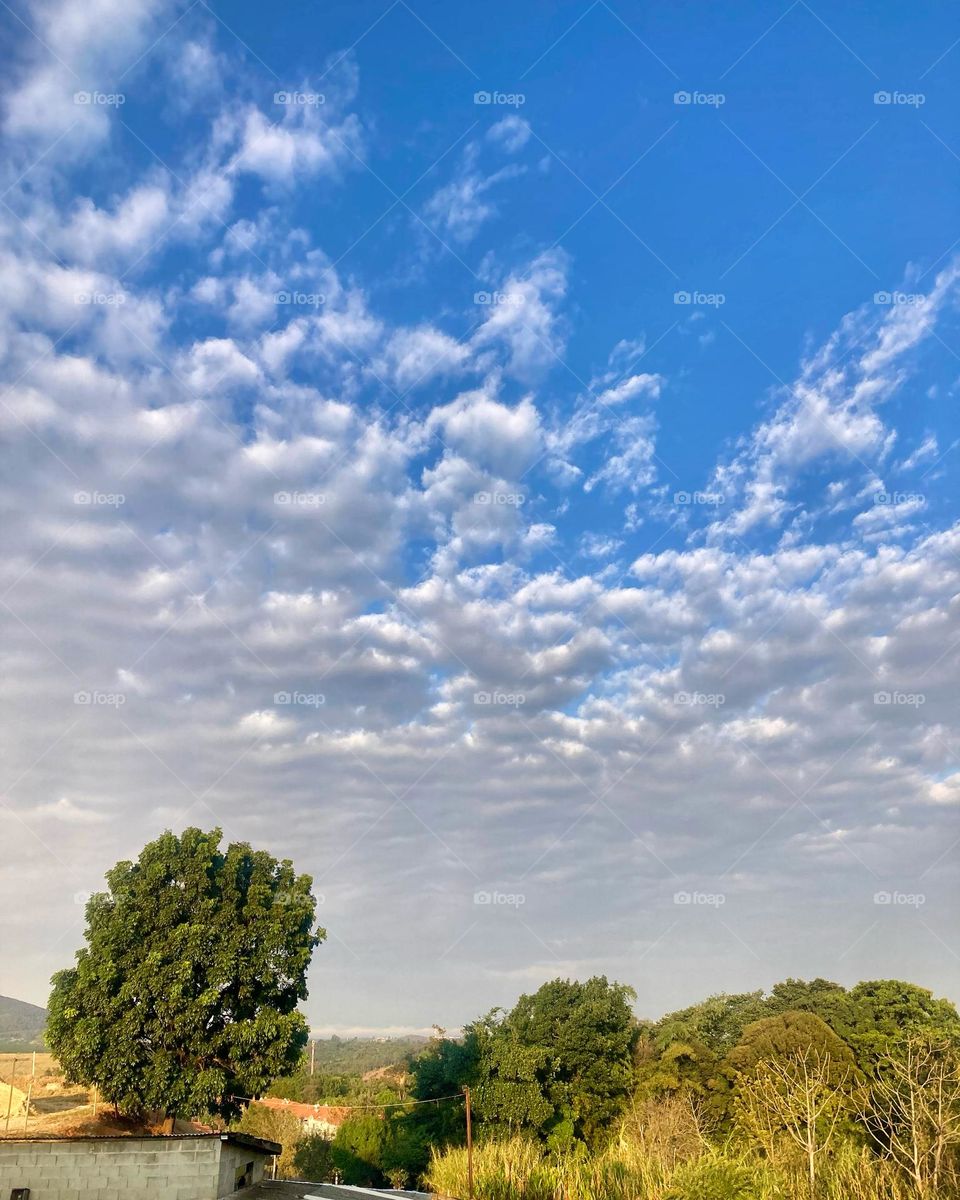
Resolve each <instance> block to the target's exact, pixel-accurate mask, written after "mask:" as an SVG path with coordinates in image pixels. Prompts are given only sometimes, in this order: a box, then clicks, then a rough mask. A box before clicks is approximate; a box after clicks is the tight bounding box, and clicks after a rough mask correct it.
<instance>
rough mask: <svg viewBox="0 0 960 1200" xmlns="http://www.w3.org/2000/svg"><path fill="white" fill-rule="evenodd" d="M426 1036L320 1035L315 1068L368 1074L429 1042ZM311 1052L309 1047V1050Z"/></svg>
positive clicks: (396, 1062)
mask: <svg viewBox="0 0 960 1200" xmlns="http://www.w3.org/2000/svg"><path fill="white" fill-rule="evenodd" d="M427 1041H428V1039H427V1038H425V1037H415V1036H411V1037H396V1038H338V1037H332V1038H318V1039H317V1040H316V1042H315V1045H316V1049H315V1050H314V1063H315V1070H316V1071H317V1072H320V1073H323V1074H325V1075H366V1074H367V1073H368V1072H369V1071H378V1070H380V1069H381V1068H382V1067H396V1066H399V1065H401V1064H403V1063H406V1061H407V1060H408V1059H409V1058H410V1057H411V1056H412V1055H414V1054H419V1053H420V1051H421V1050H422V1049H423V1048H424V1046H425V1045H426V1044H427ZM307 1054H308V1055H309V1050H308V1051H307Z"/></svg>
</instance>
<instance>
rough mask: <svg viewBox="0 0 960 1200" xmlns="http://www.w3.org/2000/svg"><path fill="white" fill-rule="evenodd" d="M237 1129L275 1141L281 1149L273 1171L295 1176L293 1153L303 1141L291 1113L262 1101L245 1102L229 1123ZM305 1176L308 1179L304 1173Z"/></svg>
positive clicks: (309, 1177)
mask: <svg viewBox="0 0 960 1200" xmlns="http://www.w3.org/2000/svg"><path fill="white" fill-rule="evenodd" d="M231 1128H232V1129H236V1130H237V1131H238V1132H239V1133H249V1134H252V1135H253V1136H254V1137H259V1138H266V1139H267V1141H270V1142H279V1143H280V1145H281V1146H282V1147H283V1151H282V1152H281V1154H280V1155H279V1156H278V1157H277V1175H278V1176H279V1178H280V1179H296V1178H297V1177H298V1172H299V1164H298V1160H297V1156H298V1155H299V1151H300V1146H301V1144H302V1141H303V1126H302V1125H301V1124H300V1122H299V1121H298V1120H297V1118H296V1117H295V1116H294V1115H293V1113H289V1112H284V1111H283V1109H281V1108H267V1107H266V1106H265V1105H263V1104H251V1105H248V1107H247V1108H246V1110H245V1111H244V1113H243V1115H242V1116H241V1117H240V1119H239V1120H238V1121H234V1122H233V1123H232V1125H231ZM306 1178H308V1179H312V1178H314V1177H313V1176H310V1175H308V1176H307V1177H306Z"/></svg>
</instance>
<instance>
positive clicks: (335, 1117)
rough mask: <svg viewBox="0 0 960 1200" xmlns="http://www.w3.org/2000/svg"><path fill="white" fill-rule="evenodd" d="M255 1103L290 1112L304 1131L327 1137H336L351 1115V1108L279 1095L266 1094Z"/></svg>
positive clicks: (276, 1110) (277, 1110) (278, 1110)
mask: <svg viewBox="0 0 960 1200" xmlns="http://www.w3.org/2000/svg"><path fill="white" fill-rule="evenodd" d="M255 1103H257V1104H260V1105H262V1106H263V1107H264V1108H272V1109H273V1110H274V1111H275V1112H285V1113H289V1114H290V1115H291V1116H293V1117H296V1118H297V1120H298V1121H299V1122H300V1124H301V1125H302V1127H303V1132H304V1133H319V1134H320V1135H321V1136H322V1137H325V1138H333V1137H335V1136H336V1133H337V1130H338V1129H339V1128H340V1126H341V1125H342V1124H343V1123H344V1121H345V1120H346V1119H347V1117H348V1116H349V1115H350V1109H349V1108H342V1107H339V1106H337V1105H336V1104H301V1103H300V1102H299V1101H297V1100H283V1099H281V1098H280V1097H279V1096H264V1097H263V1098H262V1099H260V1100H257V1101H255Z"/></svg>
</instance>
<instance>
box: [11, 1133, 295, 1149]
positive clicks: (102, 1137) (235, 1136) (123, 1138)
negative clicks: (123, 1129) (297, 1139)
mask: <svg viewBox="0 0 960 1200" xmlns="http://www.w3.org/2000/svg"><path fill="white" fill-rule="evenodd" d="M200 1138H219V1139H220V1141H221V1142H230V1143H232V1144H233V1145H234V1146H244V1147H246V1148H247V1149H248V1150H260V1151H261V1152H262V1153H263V1154H279V1153H280V1152H281V1150H282V1149H283V1147H282V1146H281V1145H280V1143H279V1142H271V1141H268V1140H267V1139H266V1138H259V1137H254V1136H253V1135H252V1134H249V1133H234V1132H233V1131H232V1130H230V1131H228V1132H226V1133H76V1134H73V1135H71V1136H68V1137H57V1136H55V1135H46V1136H45V1135H42V1134H39V1135H35V1136H33V1137H0V1146H2V1145H7V1144H10V1143H16V1142H183V1141H197V1140H198V1139H200Z"/></svg>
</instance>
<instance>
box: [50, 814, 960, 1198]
mask: <svg viewBox="0 0 960 1200" xmlns="http://www.w3.org/2000/svg"><path fill="white" fill-rule="evenodd" d="M220 841H221V834H220V831H219V830H214V831H213V832H211V833H203V832H202V831H200V830H198V829H188V830H186V831H185V832H184V834H183V835H182V836H181V837H175V836H174V835H173V834H170V833H167V834H165V835H164V836H163V837H161V838H159V839H158V840H157V841H156V842H153V843H151V844H150V845H148V846H147V847H145V849H144V850H143V852H142V853H141V855H140V857H139V859H138V860H137V862H136V863H130V862H122V863H118V864H117V865H116V866H115V867H114V868H113V869H112V870H111V871H110V872H108V874H107V881H108V884H109V890H108V891H106V892H104V893H101V894H98V895H96V896H94V897H92V899H91V900H90V902H89V904H88V906H87V929H86V942H87V944H86V946H85V947H84V949H82V950H80V951H79V953H78V954H77V962H76V966H75V967H73V968H71V969H70V970H66V971H61V972H59V973H58V974H57V975H56V976H54V981H53V982H54V987H53V993H52V995H51V999H50V1008H49V1019H48V1026H47V1036H48V1039H49V1042H50V1046H51V1049H52V1050H53V1051H54V1052H55V1053H56V1055H57V1056H58V1057H59V1059H60V1061H61V1064H62V1065H63V1067H64V1070H65V1071H66V1072H67V1073H68V1074H69V1076H70V1077H71V1078H72V1079H73V1080H75V1081H77V1082H81V1083H85V1084H88V1085H93V1084H96V1085H97V1086H98V1087H99V1089H100V1093H101V1095H102V1096H103V1097H104V1098H105V1099H107V1100H109V1101H112V1102H113V1104H114V1105H115V1106H116V1107H117V1108H118V1109H120V1110H122V1111H124V1112H127V1113H131V1114H136V1115H142V1114H144V1113H146V1112H147V1111H148V1110H160V1111H162V1112H163V1113H165V1114H168V1115H179V1116H185V1117H195V1116H200V1115H212V1116H213V1117H214V1118H215V1119H218V1120H223V1121H232V1122H233V1127H234V1128H239V1129H243V1130H246V1131H247V1132H250V1133H256V1134H259V1135H260V1136H264V1137H268V1138H270V1139H272V1140H274V1141H278V1142H280V1143H282V1144H283V1146H284V1152H283V1155H282V1157H281V1159H280V1162H279V1164H278V1165H279V1173H280V1174H281V1176H286V1177H299V1178H306V1179H309V1180H312V1181H316V1182H318V1183H319V1182H325V1181H330V1180H337V1181H340V1182H343V1183H347V1184H353V1185H358V1186H361V1187H384V1186H392V1187H395V1188H404V1187H408V1186H417V1185H420V1186H426V1187H429V1188H431V1189H432V1190H434V1191H436V1192H438V1193H439V1194H441V1195H442V1196H445V1197H453V1198H457V1200H463V1198H464V1197H465V1196H466V1195H467V1190H468V1187H467V1152H466V1149H465V1146H464V1138H465V1121H464V1092H465V1090H467V1089H469V1092H470V1096H471V1101H472V1108H473V1116H474V1130H475V1152H474V1184H475V1186H474V1191H475V1195H476V1200H960V1016H958V1013H957V1010H956V1009H955V1007H954V1006H953V1005H952V1004H951V1003H950V1002H949V1001H946V1000H940V999H937V998H936V997H934V996H933V995H932V994H931V993H930V992H929V991H927V990H926V989H924V988H921V987H917V986H916V985H914V984H909V983H904V982H901V981H899V980H889V979H888V980H874V981H870V982H866V983H860V984H857V985H856V986H855V987H853V988H850V989H847V988H844V987H842V986H841V985H839V984H836V983H832V982H830V981H829V980H824V979H815V980H813V981H810V982H807V981H803V980H795V979H788V980H786V981H784V982H783V983H779V984H777V985H776V986H775V987H774V988H773V989H772V990H771V991H770V992H769V993H764V992H760V991H757V992H745V993H740V994H736V995H719V996H712V997H710V998H708V999H707V1000H705V1001H703V1002H702V1003H700V1004H695V1005H692V1006H690V1007H688V1008H685V1009H682V1010H680V1011H678V1012H674V1013H668V1014H667V1015H666V1016H664V1017H663V1018H661V1019H660V1020H659V1021H655V1022H653V1021H639V1020H637V1018H636V1017H635V1016H634V1015H633V1012H632V1003H633V1001H634V999H635V996H634V993H633V992H632V991H631V989H629V988H628V987H625V986H624V985H622V984H619V983H615V982H609V981H608V980H607V979H605V978H603V977H597V978H593V979H589V980H587V981H586V982H575V981H570V980H560V979H557V980H553V981H552V982H550V983H546V984H544V985H543V987H541V988H540V989H539V990H538V991H537V992H535V993H533V994H532V995H524V996H521V997H520V999H519V1000H518V1001H517V1003H516V1005H515V1006H514V1007H513V1008H512V1009H511V1010H510V1011H504V1010H501V1009H495V1010H493V1011H492V1012H490V1013H487V1014H486V1015H485V1016H482V1017H479V1018H478V1019H477V1020H475V1021H474V1022H473V1023H472V1024H470V1025H468V1026H467V1027H466V1029H465V1030H464V1032H463V1034H462V1035H461V1036H459V1037H456V1038H450V1037H447V1036H446V1034H445V1032H444V1031H443V1030H442V1029H438V1030H437V1032H436V1036H435V1037H433V1038H432V1039H430V1040H429V1041H428V1042H423V1041H421V1040H416V1039H412V1040H410V1041H406V1042H404V1041H400V1042H397V1041H394V1042H387V1041H383V1042H380V1041H372V1040H370V1039H352V1040H349V1041H345V1042H341V1041H339V1040H336V1039H334V1040H331V1041H329V1042H325V1043H323V1042H321V1043H317V1044H316V1045H315V1046H314V1047H313V1064H312V1069H311V1066H310V1065H309V1064H310V1059H309V1056H308V1055H306V1054H304V1049H305V1047H306V1044H307V1030H306V1022H305V1020H304V1018H303V1016H302V1015H301V1014H300V1013H299V1012H298V1011H297V1005H298V1003H299V1002H300V1001H301V1000H302V999H303V998H304V997H305V995H306V988H305V975H306V969H307V966H308V964H309V961H310V956H311V954H312V951H313V949H314V947H315V946H316V945H317V944H318V943H319V942H320V940H321V939H322V937H323V936H324V935H323V931H322V930H316V929H315V928H314V911H315V903H314V899H313V896H312V895H311V891H310V886H311V883H310V879H309V878H308V877H306V876H297V875H295V874H294V871H293V868H292V866H291V864H290V863H289V862H286V861H284V862H277V861H276V860H275V859H274V858H272V857H271V856H270V855H269V854H266V853H265V852H262V851H253V850H251V848H250V847H249V846H248V845H246V844H243V843H238V844H231V845H230V846H228V847H227V848H226V850H221V849H220ZM268 1089H272V1090H273V1094H274V1095H277V1096H283V1097H286V1098H288V1099H291V1100H300V1101H307V1102H314V1103H326V1104H333V1105H342V1106H345V1107H350V1108H352V1109H353V1111H352V1112H351V1113H350V1115H349V1117H348V1118H347V1119H346V1120H345V1121H344V1122H343V1123H342V1124H341V1125H340V1127H339V1129H338V1131H337V1133H336V1136H335V1137H334V1138H333V1139H332V1140H327V1139H325V1138H322V1137H319V1136H316V1135H309V1136H308V1135H305V1134H304V1130H303V1126H302V1125H301V1124H300V1122H299V1121H298V1120H297V1119H296V1117H295V1116H294V1115H293V1114H292V1113H290V1112H289V1111H284V1110H283V1109H280V1110H276V1109H271V1108H269V1107H266V1106H264V1105H251V1106H250V1107H249V1108H246V1107H245V1105H246V1098H247V1097H250V1096H260V1095H265V1094H266V1093H267V1091H268Z"/></svg>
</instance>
